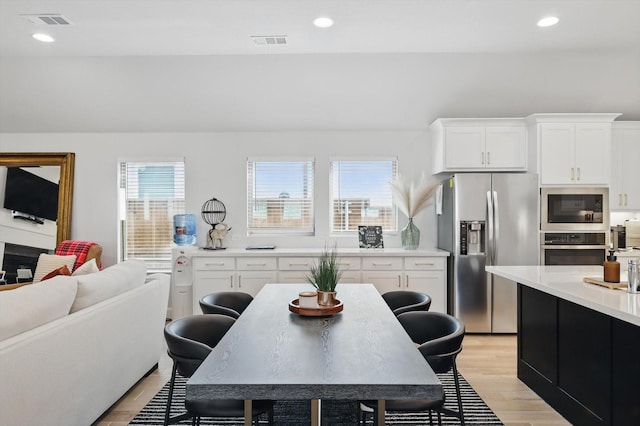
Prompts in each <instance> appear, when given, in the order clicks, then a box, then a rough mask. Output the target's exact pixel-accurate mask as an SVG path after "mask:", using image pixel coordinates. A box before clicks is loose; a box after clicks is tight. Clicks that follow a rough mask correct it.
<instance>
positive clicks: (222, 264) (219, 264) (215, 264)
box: [204, 262, 224, 266]
mask: <svg viewBox="0 0 640 426" xmlns="http://www.w3.org/2000/svg"><path fill="white" fill-rule="evenodd" d="M204 266H224V262H218V263H205V264H204Z"/></svg>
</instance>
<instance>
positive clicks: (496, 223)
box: [491, 191, 500, 265]
mask: <svg viewBox="0 0 640 426" xmlns="http://www.w3.org/2000/svg"><path fill="white" fill-rule="evenodd" d="M499 211H500V209H499V208H498V192H497V191H493V253H492V254H491V264H492V265H495V264H496V259H497V258H498V247H500V214H499Z"/></svg>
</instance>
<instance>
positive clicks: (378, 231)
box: [358, 225, 384, 249]
mask: <svg viewBox="0 0 640 426" xmlns="http://www.w3.org/2000/svg"><path fill="white" fill-rule="evenodd" d="M358 243H359V247H360V248H361V249H383V248H384V239H383V236H382V226H371V225H360V226H358Z"/></svg>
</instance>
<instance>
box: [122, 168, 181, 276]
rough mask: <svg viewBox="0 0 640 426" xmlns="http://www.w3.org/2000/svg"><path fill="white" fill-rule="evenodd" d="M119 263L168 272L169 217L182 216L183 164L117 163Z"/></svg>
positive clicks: (169, 248) (170, 220) (171, 232)
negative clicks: (129, 262)
mask: <svg viewBox="0 0 640 426" xmlns="http://www.w3.org/2000/svg"><path fill="white" fill-rule="evenodd" d="M118 187H119V197H118V207H119V219H120V259H121V260H126V259H140V260H144V261H145V263H146V264H147V270H149V271H170V270H171V247H172V246H173V215H175V214H182V213H184V209H185V202H184V161H182V160H180V161H149V162H142V161H126V162H120V173H119V182H118Z"/></svg>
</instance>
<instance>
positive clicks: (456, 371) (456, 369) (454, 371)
mask: <svg viewBox="0 0 640 426" xmlns="http://www.w3.org/2000/svg"><path fill="white" fill-rule="evenodd" d="M453 380H454V382H455V384H456V396H457V397H458V412H459V413H460V424H461V425H462V426H464V412H463V411H462V395H461V394H460V380H459V379H458V367H457V366H456V360H455V358H454V359H453Z"/></svg>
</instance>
